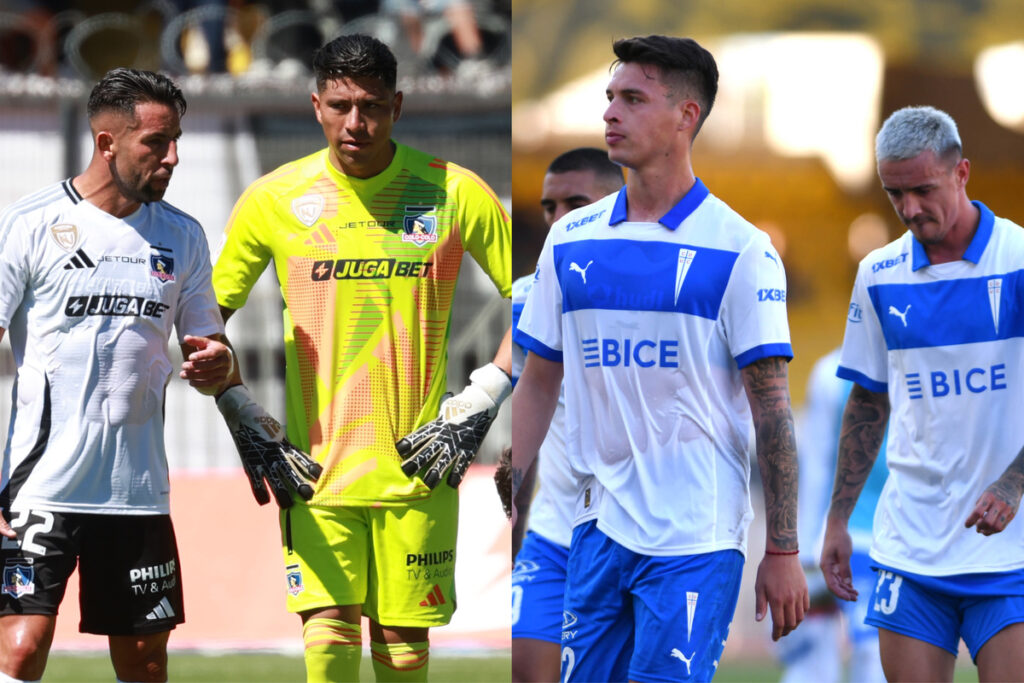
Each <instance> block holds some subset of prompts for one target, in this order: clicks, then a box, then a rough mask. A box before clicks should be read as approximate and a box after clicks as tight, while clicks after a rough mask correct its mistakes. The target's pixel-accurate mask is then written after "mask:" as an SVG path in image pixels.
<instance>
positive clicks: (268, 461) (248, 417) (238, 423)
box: [217, 384, 323, 508]
mask: <svg viewBox="0 0 1024 683" xmlns="http://www.w3.org/2000/svg"><path fill="white" fill-rule="evenodd" d="M217 408H218V409H219V410H220V412H221V414H222V415H223V416H224V421H225V422H227V423H228V429H229V430H230V431H231V438H232V439H234V441H235V447H236V448H237V449H238V455H239V456H240V457H241V459H242V468H243V469H245V473H246V475H248V477H249V485H250V486H251V487H252V494H253V495H254V496H255V497H256V502H257V503H259V504H260V505H266V504H267V503H268V502H270V495H269V494H268V493H267V487H266V485H265V484H264V480H266V481H267V483H269V484H270V490H271V491H272V492H273V494H274V498H276V499H277V504H278V505H279V506H281V507H282V508H287V507H291V505H292V495H291V492H292V491H294V492H295V493H297V494H299V496H300V497H301V498H302V499H303V500H309V499H310V498H312V497H313V484H315V483H316V480H317V479H318V478H319V477H320V473H321V472H322V471H323V468H322V467H320V465H319V464H318V463H317V462H316V461H315V460H313V459H312V458H310V457H309V456H308V455H306V454H305V453H303V452H302V451H300V450H299V449H298V448H295V446H293V445H292V444H291V443H290V442H289V441H288V439H286V438H285V435H284V430H283V429H282V428H281V424H280V423H279V422H278V421H277V420H275V419H274V418H273V417H271V416H270V415H269V414H268V413H267V411H266V410H264V409H263V407H262V406H261V405H260V404H258V403H256V401H255V399H253V397H252V395H251V394H250V393H249V390H248V389H246V388H245V386H244V385H242V384H237V385H235V386H233V387H231V388H230V389H228V390H227V391H225V392H224V393H222V394H221V395H220V396H218V397H217Z"/></svg>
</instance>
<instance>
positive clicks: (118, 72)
mask: <svg viewBox="0 0 1024 683" xmlns="http://www.w3.org/2000/svg"><path fill="white" fill-rule="evenodd" d="M143 102H156V103H158V104H163V105H166V106H168V107H171V108H172V109H174V110H175V111H177V112H178V116H179V117H181V116H184V115H185V109H186V108H187V107H188V104H187V103H186V102H185V96H184V95H182V94H181V89H180V88H178V86H176V85H175V84H174V82H173V81H172V80H171V79H169V78H168V77H167V76H164V75H163V74H158V73H153V72H152V71H143V70H141V69H129V68H125V67H118V68H116V69H111V70H110V71H108V72H107V73H106V74H105V75H104V76H103V78H101V79H100V81H99V83H97V84H96V85H95V86H93V89H92V92H91V93H89V103H88V104H87V105H86V113H87V114H88V116H89V118H90V119H92V118H93V117H94V116H96V115H97V114H99V113H100V112H103V111H110V110H113V111H119V112H121V113H123V114H128V115H129V116H132V117H134V116H135V107H136V105H138V104H141V103H143Z"/></svg>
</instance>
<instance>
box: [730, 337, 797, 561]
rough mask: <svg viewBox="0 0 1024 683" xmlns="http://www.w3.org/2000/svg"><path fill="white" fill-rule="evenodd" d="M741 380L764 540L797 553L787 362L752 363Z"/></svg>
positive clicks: (793, 443)
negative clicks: (760, 488)
mask: <svg viewBox="0 0 1024 683" xmlns="http://www.w3.org/2000/svg"><path fill="white" fill-rule="evenodd" d="M743 381H744V384H745V386H746V389H747V396H748V398H749V399H750V408H751V411H752V413H753V415H754V429H755V431H756V434H757V463H758V467H759V469H760V470H761V481H762V484H763V486H764V507H765V516H766V524H767V538H768V540H769V541H770V542H772V543H773V544H774V545H775V546H776V547H778V548H779V549H780V550H796V549H797V547H798V544H797V533H796V528H797V527H796V522H797V520H796V511H797V481H798V472H797V457H796V435H795V431H794V428H793V410H792V408H791V406H790V399H789V385H788V381H787V376H786V361H785V360H784V359H782V358H778V357H772V358H762V359H761V360H758V361H755V362H754V363H752V364H750V365H748V366H747V367H746V368H744V369H743Z"/></svg>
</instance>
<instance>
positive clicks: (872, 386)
mask: <svg viewBox="0 0 1024 683" xmlns="http://www.w3.org/2000/svg"><path fill="white" fill-rule="evenodd" d="M836 377H839V378H840V379H848V380H850V381H851V382H854V383H856V384H859V385H860V386H862V387H864V388H865V389H867V390H868V391H874V392H875V393H879V394H884V393H886V392H888V391H889V385H888V384H887V383H886V382H879V381H876V380H873V379H871V378H870V377H868V376H867V375H865V374H863V373H861V372H857V371H856V370H851V369H850V368H846V367H843V366H842V365H840V366H839V369H837V370H836Z"/></svg>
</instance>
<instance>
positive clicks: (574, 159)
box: [512, 147, 623, 682]
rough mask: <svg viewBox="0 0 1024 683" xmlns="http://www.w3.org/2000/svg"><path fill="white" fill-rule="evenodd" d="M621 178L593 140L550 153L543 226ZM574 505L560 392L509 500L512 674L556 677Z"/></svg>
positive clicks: (526, 288) (521, 296)
mask: <svg viewBox="0 0 1024 683" xmlns="http://www.w3.org/2000/svg"><path fill="white" fill-rule="evenodd" d="M622 183H623V177H622V168H621V167H619V166H617V165H615V164H613V163H612V162H611V161H609V159H608V152H607V151H605V150H603V149H597V148H594V147H580V148H577V149H572V150H569V151H568V152H565V153H563V154H561V155H559V156H558V157H556V158H555V160H554V161H552V162H551V165H550V166H548V170H547V173H546V174H545V175H544V183H543V186H542V191H541V200H540V203H541V207H542V208H543V210H544V222H545V223H547V225H548V227H549V228H550V227H551V225H552V224H554V222H555V221H557V220H558V219H560V218H561V217H562V216H564V215H565V214H567V213H569V212H570V211H572V210H574V209H578V208H581V207H584V206H587V205H588V204H593V203H594V202H596V201H597V200H598V199H600V198H602V197H604V196H606V195H609V194H611V193H613V192H616V191H617V190H618V189H619V188H621V187H622ZM532 285H533V275H532V274H531V275H527V276H525V277H521V278H519V279H518V280H516V281H515V282H513V283H512V326H513V329H515V325H516V322H517V321H518V320H519V315H520V313H522V310H523V304H524V303H525V302H526V297H527V295H528V294H529V292H530V287H531V286H532ZM514 339H515V334H514V333H513V340H514ZM525 360H526V351H525V349H523V348H522V347H521V346H519V345H518V344H513V346H512V377H513V380H514V379H515V378H517V377H518V376H519V374H520V373H521V372H522V369H523V364H524V362H525ZM538 470H539V474H535V473H537V472H538ZM535 480H536V487H535ZM535 490H536V496H535V497H534V491H535ZM575 505H576V480H575V478H573V475H572V471H571V470H570V469H569V461H568V460H567V459H566V457H565V403H564V400H563V397H562V396H559V399H558V406H557V407H556V408H555V414H554V416H553V417H552V418H551V426H550V427H549V428H548V433H547V436H545V438H544V443H543V444H541V447H540V453H539V454H538V460H537V461H536V462H535V463H534V466H533V467H531V468H530V470H529V472H528V473H527V474H526V478H525V480H524V482H523V484H522V485H521V486H520V488H519V497H518V498H517V500H516V508H517V510H518V512H519V516H518V518H517V520H516V524H515V527H513V529H512V556H513V558H514V559H515V566H514V568H513V571H512V680H513V681H520V682H528V681H554V680H558V670H559V665H560V660H561V642H562V599H563V596H564V595H565V564H566V560H567V559H568V556H569V539H570V537H571V536H572V520H573V508H574V507H575ZM527 520H529V525H528V526H527ZM524 530H525V531H526V538H525V541H524V539H523V533H524ZM520 547H521V548H522V549H520Z"/></svg>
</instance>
